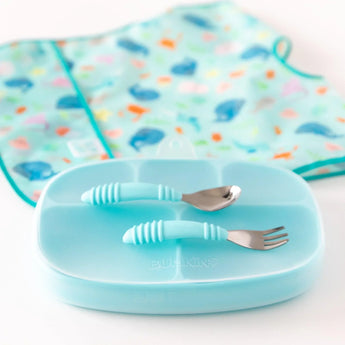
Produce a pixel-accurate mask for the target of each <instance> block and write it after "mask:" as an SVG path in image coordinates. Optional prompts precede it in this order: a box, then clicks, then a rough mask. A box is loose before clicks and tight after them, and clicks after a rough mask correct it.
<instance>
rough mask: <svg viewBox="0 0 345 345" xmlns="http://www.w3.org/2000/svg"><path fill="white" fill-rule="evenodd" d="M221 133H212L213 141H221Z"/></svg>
mask: <svg viewBox="0 0 345 345" xmlns="http://www.w3.org/2000/svg"><path fill="white" fill-rule="evenodd" d="M222 139H223V138H222V135H221V134H220V133H213V134H212V140H213V141H215V142H219V141H222Z"/></svg>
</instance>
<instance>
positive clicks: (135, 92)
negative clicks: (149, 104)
mask: <svg viewBox="0 0 345 345" xmlns="http://www.w3.org/2000/svg"><path fill="white" fill-rule="evenodd" d="M128 91H129V93H130V94H131V95H132V96H133V97H135V98H136V99H137V100H139V101H153V100H155V99H157V98H159V93H158V92H157V91H155V90H153V89H144V88H141V87H140V86H139V85H138V84H135V85H133V86H131V87H130V88H129V89H128Z"/></svg>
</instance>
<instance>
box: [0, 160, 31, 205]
mask: <svg viewBox="0 0 345 345" xmlns="http://www.w3.org/2000/svg"><path fill="white" fill-rule="evenodd" d="M0 168H1V170H2V171H3V173H4V175H5V177H6V179H7V181H8V183H9V184H10V185H11V187H12V188H13V190H14V191H15V192H16V194H17V195H18V196H19V197H20V198H21V199H23V200H24V201H25V202H26V203H28V204H29V205H30V206H33V207H35V206H36V202H35V201H33V200H31V199H30V198H29V197H28V196H27V195H25V194H24V193H23V192H22V190H21V189H20V188H19V187H18V185H17V184H16V183H15V182H14V180H13V178H12V176H11V175H10V173H9V172H8V170H7V168H6V165H5V163H4V161H3V159H2V157H1V155H0Z"/></svg>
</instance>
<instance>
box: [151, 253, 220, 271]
mask: <svg viewBox="0 0 345 345" xmlns="http://www.w3.org/2000/svg"><path fill="white" fill-rule="evenodd" d="M217 261H218V260H217V258H215V257H213V256H209V257H200V256H192V257H190V258H184V259H181V260H179V259H176V258H166V259H159V260H152V261H151V270H164V269H169V268H174V267H187V268H213V267H215V266H216V264H217Z"/></svg>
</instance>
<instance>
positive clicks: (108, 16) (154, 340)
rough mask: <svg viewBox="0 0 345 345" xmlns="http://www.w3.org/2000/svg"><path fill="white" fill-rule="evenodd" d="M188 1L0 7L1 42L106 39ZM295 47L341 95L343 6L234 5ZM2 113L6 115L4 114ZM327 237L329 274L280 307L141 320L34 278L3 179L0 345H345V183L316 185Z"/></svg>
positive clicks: (60, 1) (23, 208)
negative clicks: (59, 298)
mask: <svg viewBox="0 0 345 345" xmlns="http://www.w3.org/2000/svg"><path fill="white" fill-rule="evenodd" d="M177 3H182V1H173V0H172V1H168V0H167V1H162V0H145V1H140V0H126V1H118V0H56V1H54V2H53V1H47V0H30V1H24V0H0V43H5V42H8V41H11V40H14V39H23V38H39V37H42V38H43V37H44V38H61V37H65V36H75V35H84V34H93V33H101V32H103V31H108V30H111V29H113V28H115V27H118V26H121V25H124V24H127V23H129V22H132V21H136V20H142V19H145V18H150V17H152V16H154V15H156V14H159V13H160V12H162V11H164V10H166V9H167V8H169V7H171V6H173V5H174V4H177ZM237 4H238V5H240V6H241V7H242V8H243V9H245V10H247V11H248V12H249V13H251V14H253V15H254V16H256V17H258V18H260V19H262V20H264V21H266V23H268V24H270V25H271V26H273V27H275V28H276V29H277V31H279V32H281V33H282V34H285V35H287V36H289V37H290V38H291V39H292V41H293V42H294V49H293V52H292V55H291V58H290V59H291V60H290V62H292V63H294V64H295V66H297V67H299V68H301V69H302V70H305V71H307V72H310V73H315V74H322V75H324V76H326V78H327V79H328V80H330V82H331V83H332V84H333V86H334V87H336V88H337V89H338V91H339V92H340V93H341V94H342V96H343V97H345V68H344V65H345V17H344V15H345V3H344V2H343V1H341V0H338V1H335V0H333V1H331V0H328V1H326V0H323V1H322V0H314V1H311V0H310V1H308V0H289V1H277V0H238V1H237ZM0 116H1V115H0ZM310 184H311V187H312V190H313V192H314V194H315V196H316V198H317V201H318V202H319V205H320V208H321V211H322V215H323V219H324V227H325V234H326V251H325V259H324V268H323V272H322V274H321V275H320V278H319V280H318V282H317V284H316V285H315V287H314V288H313V289H312V290H310V291H309V292H308V293H306V294H304V295H302V296H300V297H298V298H296V299H293V300H291V301H288V302H285V303H281V304H278V305H274V306H270V307H266V308H259V309H255V310H247V311H241V312H232V313H222V314H213V315H201V316H178V317H177V316H169V317H162V316H160V317H159V316H138V315H124V314H113V313H104V312H97V311H89V310H84V309H79V308H75V307H70V306H67V305H64V304H60V303H58V302H55V301H54V300H52V299H50V298H48V297H46V296H45V295H44V294H42V292H41V290H40V288H39V286H38V285H37V284H36V283H37V282H36V280H35V279H34V278H33V277H32V276H31V268H30V266H31V260H32V255H31V252H30V250H31V248H30V246H31V236H32V216H33V209H32V208H31V207H30V206H28V205H26V204H25V203H24V202H22V201H21V200H20V199H19V198H18V197H17V196H16V195H15V194H14V192H13V191H12V190H11V188H10V186H9V184H8V183H7V182H6V181H5V178H4V177H3V175H2V174H0V345H8V344H10V345H17V344H18V345H19V344H21V345H27V344H29V345H31V344H34V345H40V344H49V345H69V344H73V345H78V344H83V345H88V344H90V345H91V344H92V345H108V344H121V345H122V344H140V345H142V344H150V345H153V344H160V345H161V344H176V343H181V344H207V345H209V344H212V343H214V344H229V343H233V344H256V345H259V344H265V345H270V344H274V345H280V344H289V345H290V344H345V193H344V191H345V189H344V186H345V177H337V178H331V179H326V180H322V181H315V182H312V183H310Z"/></svg>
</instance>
